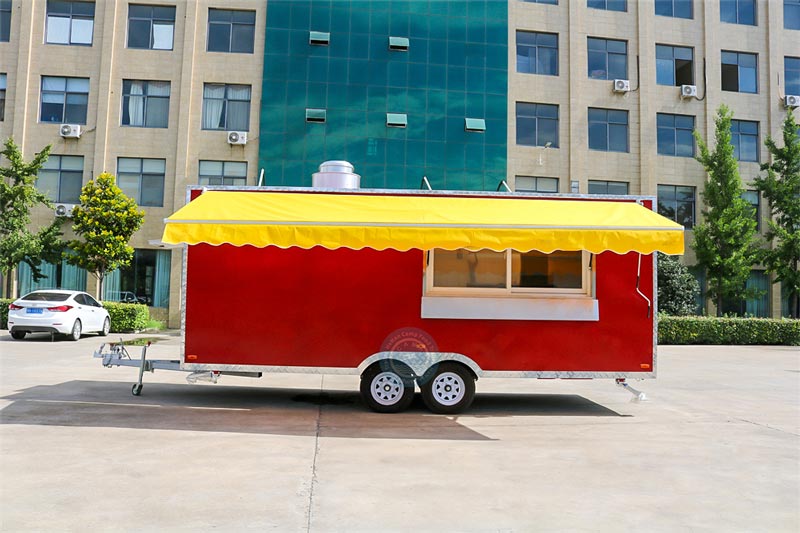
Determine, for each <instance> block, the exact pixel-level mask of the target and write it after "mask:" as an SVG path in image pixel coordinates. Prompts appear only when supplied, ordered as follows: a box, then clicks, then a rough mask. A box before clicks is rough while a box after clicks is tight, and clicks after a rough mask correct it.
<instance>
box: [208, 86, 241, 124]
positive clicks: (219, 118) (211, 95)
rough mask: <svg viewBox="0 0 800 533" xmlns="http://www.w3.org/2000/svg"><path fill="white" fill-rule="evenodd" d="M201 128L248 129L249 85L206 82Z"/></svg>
mask: <svg viewBox="0 0 800 533" xmlns="http://www.w3.org/2000/svg"><path fill="white" fill-rule="evenodd" d="M203 129H204V130H236V131H248V130H249V129H250V86H249V85H225V84H220V83H206V84H205V85H204V86H203Z"/></svg>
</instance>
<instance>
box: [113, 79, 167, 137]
mask: <svg viewBox="0 0 800 533" xmlns="http://www.w3.org/2000/svg"><path fill="white" fill-rule="evenodd" d="M169 88H170V83H169V82H168V81H142V80H122V125H123V126H136V127H140V128H166V127H167V123H168V121H169Z"/></svg>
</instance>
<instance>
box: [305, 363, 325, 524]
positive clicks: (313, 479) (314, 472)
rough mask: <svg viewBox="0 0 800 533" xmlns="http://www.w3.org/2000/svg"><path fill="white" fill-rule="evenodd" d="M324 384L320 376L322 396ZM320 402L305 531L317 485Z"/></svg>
mask: <svg viewBox="0 0 800 533" xmlns="http://www.w3.org/2000/svg"><path fill="white" fill-rule="evenodd" d="M324 383H325V376H324V375H322V376H320V380H319V393H320V396H322V394H324V393H323V391H324V390H325V387H324ZM321 422H322V401H320V402H319V406H318V407H317V427H316V432H315V436H314V459H313V460H312V461H311V486H310V487H309V489H308V511H307V512H306V516H307V517H308V520H307V521H306V531H307V532H310V531H311V518H312V515H313V512H314V487H315V486H316V485H317V456H318V455H319V430H320V426H321V425H322V423H321Z"/></svg>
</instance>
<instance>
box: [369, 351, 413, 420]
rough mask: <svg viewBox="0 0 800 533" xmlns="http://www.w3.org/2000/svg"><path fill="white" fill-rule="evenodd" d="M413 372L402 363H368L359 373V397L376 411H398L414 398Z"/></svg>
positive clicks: (409, 403) (406, 406) (402, 409)
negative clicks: (361, 372)
mask: <svg viewBox="0 0 800 533" xmlns="http://www.w3.org/2000/svg"><path fill="white" fill-rule="evenodd" d="M412 375H413V373H412V372H411V369H410V368H408V366H406V365H405V364H403V363H400V362H397V361H395V362H393V364H392V365H388V366H387V365H381V364H379V363H376V364H373V365H370V366H369V368H367V369H366V370H365V371H364V373H363V374H361V387H360V389H361V397H362V398H363V399H364V403H366V404H367V407H369V408H370V409H372V410H373V411H375V412H377V413H399V412H400V411H404V410H405V409H406V408H408V406H409V405H411V402H412V401H413V400H414V379H413V378H412V377H411V376H412Z"/></svg>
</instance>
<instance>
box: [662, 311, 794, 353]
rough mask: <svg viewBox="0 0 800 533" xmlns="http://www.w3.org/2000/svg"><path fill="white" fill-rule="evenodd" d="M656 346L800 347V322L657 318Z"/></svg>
mask: <svg viewBox="0 0 800 533" xmlns="http://www.w3.org/2000/svg"><path fill="white" fill-rule="evenodd" d="M658 343H659V344H731V345H744V344H758V345H767V344H780V345H785V346H800V320H789V319H772V318H717V317H709V316H660V317H659V319H658Z"/></svg>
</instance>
